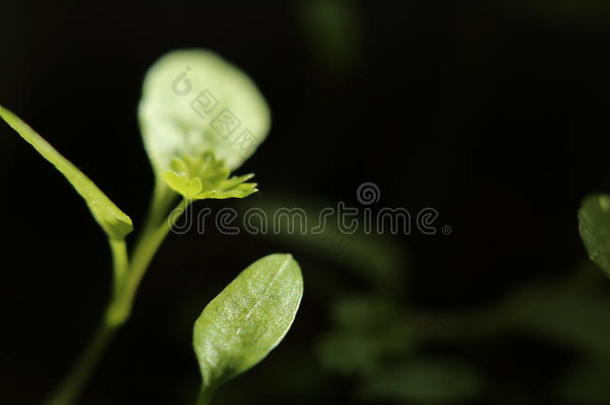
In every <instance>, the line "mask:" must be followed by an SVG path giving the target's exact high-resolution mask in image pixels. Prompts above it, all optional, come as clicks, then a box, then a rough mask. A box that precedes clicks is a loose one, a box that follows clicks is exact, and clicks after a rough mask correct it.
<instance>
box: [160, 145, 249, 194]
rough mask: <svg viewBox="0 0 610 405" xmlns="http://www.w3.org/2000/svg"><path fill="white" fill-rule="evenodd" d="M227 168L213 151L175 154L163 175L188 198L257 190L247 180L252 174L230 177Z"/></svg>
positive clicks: (169, 184)
mask: <svg viewBox="0 0 610 405" xmlns="http://www.w3.org/2000/svg"><path fill="white" fill-rule="evenodd" d="M229 174H230V172H229V169H228V168H227V167H226V166H225V164H224V162H223V161H222V160H218V159H216V158H215V157H214V154H213V153H212V152H205V153H204V154H203V155H202V156H201V157H197V158H195V157H192V156H185V157H184V158H183V159H181V158H177V157H176V158H174V160H173V161H172V165H171V170H168V171H166V172H165V173H164V174H163V179H164V180H165V182H166V183H167V185H168V186H170V188H171V189H173V190H174V191H175V192H177V193H179V194H182V196H184V198H187V199H189V200H204V199H206V198H216V199H223V198H245V197H247V196H249V195H250V194H252V193H255V192H257V191H258V189H257V188H256V183H246V181H247V180H250V179H251V178H252V177H254V174H245V175H243V176H234V177H231V178H229Z"/></svg>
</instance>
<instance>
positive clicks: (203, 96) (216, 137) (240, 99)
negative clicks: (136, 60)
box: [139, 49, 270, 176]
mask: <svg viewBox="0 0 610 405" xmlns="http://www.w3.org/2000/svg"><path fill="white" fill-rule="evenodd" d="M139 118H140V127H141V130H142V136H143V138H144V145H145V147H146V150H147V152H148V155H149V158H150V160H151V162H152V165H153V168H154V169H155V172H156V173H157V176H162V175H163V173H165V172H166V171H167V170H170V169H171V162H172V160H173V159H174V158H175V157H183V156H199V155H201V154H202V153H204V152H208V151H211V152H214V154H215V156H216V157H217V158H218V159H221V160H224V161H225V164H226V166H227V168H228V169H229V170H230V171H233V170H235V169H236V168H237V167H239V166H240V165H241V164H242V163H243V162H244V161H245V160H246V159H247V158H248V157H250V156H251V155H252V154H253V153H254V151H255V150H256V148H257V147H258V146H259V145H260V143H261V142H263V140H264V139H265V137H266V136H267V133H268V131H269V127H270V112H269V108H268V106H267V103H266V102H265V99H264V97H263V96H262V95H261V93H260V92H259V90H258V89H257V87H256V85H255V84H254V83H253V82H252V80H250V78H249V77H248V76H247V75H246V74H245V73H243V72H242V71H240V70H239V69H238V68H237V67H235V66H233V65H232V64H230V63H229V62H227V61H225V60H224V59H222V58H221V57H219V56H218V55H216V54H215V53H213V52H210V51H207V50H203V49H191V50H179V51H174V52H170V53H168V54H167V55H165V56H163V57H162V58H161V59H159V60H158V61H157V62H156V63H155V64H154V65H153V66H152V67H151V68H150V70H149V71H148V73H147V74H146V78H145V80H144V88H143V91H142V99H141V100H140V106H139Z"/></svg>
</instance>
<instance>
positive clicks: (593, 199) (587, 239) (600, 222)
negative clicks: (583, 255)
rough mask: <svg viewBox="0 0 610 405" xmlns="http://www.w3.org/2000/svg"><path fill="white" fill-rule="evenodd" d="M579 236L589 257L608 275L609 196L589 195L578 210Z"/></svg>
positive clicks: (609, 261) (609, 243) (609, 246)
mask: <svg viewBox="0 0 610 405" xmlns="http://www.w3.org/2000/svg"><path fill="white" fill-rule="evenodd" d="M578 222H579V229H580V236H581V238H582V240H583V242H584V243H585V247H586V248H587V252H588V253H589V257H590V258H591V260H593V261H594V262H595V263H596V264H597V265H598V266H600V267H601V268H602V269H603V270H604V271H605V272H606V273H607V274H608V275H610V196H608V195H604V194H597V195H591V196H588V197H587V198H585V199H584V201H583V203H582V205H581V207H580V211H578Z"/></svg>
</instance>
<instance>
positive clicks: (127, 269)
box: [46, 188, 190, 405]
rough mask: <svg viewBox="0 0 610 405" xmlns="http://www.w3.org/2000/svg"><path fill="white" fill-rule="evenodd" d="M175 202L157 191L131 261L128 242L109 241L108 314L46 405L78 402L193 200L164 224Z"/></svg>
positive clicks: (181, 207)
mask: <svg viewBox="0 0 610 405" xmlns="http://www.w3.org/2000/svg"><path fill="white" fill-rule="evenodd" d="M172 200H173V195H172V193H171V192H167V190H165V191H163V190H161V191H159V190H158V188H157V189H156V191H155V196H154V198H153V203H152V205H151V210H150V213H149V216H148V219H147V221H146V224H145V226H144V229H143V231H142V234H141V236H140V239H139V240H138V242H137V244H136V247H135V249H134V253H133V260H132V261H131V262H130V261H129V260H128V256H127V247H126V244H125V241H124V240H113V239H110V240H109V243H110V250H111V252H112V261H113V271H114V287H113V292H112V297H111V299H110V302H109V303H108V306H107V307H106V313H105V315H104V318H103V319H102V322H101V323H100V325H99V326H98V328H97V331H96V333H95V334H94V336H93V338H92V339H91V341H90V342H89V344H88V345H87V346H86V347H85V349H84V351H83V354H82V355H81V357H80V358H79V359H78V360H77V362H76V364H75V365H74V366H73V368H72V370H71V371H70V372H69V374H68V375H67V376H66V378H65V379H64V380H63V382H62V383H61V384H60V386H59V388H58V389H57V390H56V391H55V392H54V393H53V395H52V396H51V399H50V400H49V401H48V402H46V403H47V404H49V405H69V404H73V403H74V402H75V401H76V399H77V398H78V396H79V395H80V393H81V392H82V390H83V388H84V386H85V385H86V383H87V382H88V381H89V379H90V378H91V376H92V374H93V372H94V370H95V367H96V366H97V363H98V362H99V360H100V358H101V356H102V354H103V353H104V351H105V350H106V348H107V347H108V344H109V343H110V341H111V340H112V338H113V336H114V335H115V333H116V331H117V329H118V328H119V327H120V326H122V325H123V324H124V323H125V322H126V321H127V319H128V318H129V315H130V313H131V309H132V306H133V302H134V298H135V295H136V292H137V289H138V286H139V285H140V282H141V281H142V277H143V276H144V274H145V273H146V269H147V268H148V266H149V264H150V262H151V261H152V259H153V257H154V255H155V253H156V252H157V250H158V249H159V246H160V245H161V243H162V242H163V240H164V239H165V237H166V236H167V234H168V233H169V231H170V230H171V228H172V227H173V226H174V225H175V224H176V222H177V221H178V219H179V218H180V216H181V215H182V213H183V212H184V211H185V210H186V208H187V207H188V205H189V204H190V201H188V200H182V201H181V202H180V204H179V205H178V207H177V208H176V209H175V210H173V211H172V212H171V214H170V216H169V218H168V220H167V221H163V220H161V219H160V218H163V217H164V216H165V215H166V214H167V210H168V207H169V204H171V202H172Z"/></svg>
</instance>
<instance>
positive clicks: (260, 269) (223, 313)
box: [193, 254, 303, 390]
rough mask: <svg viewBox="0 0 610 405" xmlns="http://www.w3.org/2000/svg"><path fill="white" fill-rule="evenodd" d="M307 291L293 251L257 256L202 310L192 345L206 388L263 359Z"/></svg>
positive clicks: (277, 342)
mask: <svg viewBox="0 0 610 405" xmlns="http://www.w3.org/2000/svg"><path fill="white" fill-rule="evenodd" d="M302 296H303V278H302V276H301V269H300V267H299V264H298V263H297V262H296V261H295V260H294V259H293V258H292V256H291V255H289V254H273V255H269V256H266V257H263V258H262V259H259V260H257V261H256V262H254V263H253V264H251V265H250V266H249V267H248V268H247V269H245V270H244V271H243V272H242V273H241V274H240V275H239V276H238V277H237V278H236V279H235V280H233V281H232V282H231V283H230V284H229V285H228V286H227V287H226V288H225V289H224V290H223V291H222V292H221V293H220V294H219V295H218V296H217V297H216V298H214V299H213V300H212V301H211V302H210V303H209V304H208V305H207V306H206V307H205V309H204V310H203V312H202V313H201V315H200V316H199V318H198V319H197V321H196V322H195V327H194V330H193V347H194V349H195V354H196V355H197V359H198V361H199V368H200V370H201V374H202V376H203V384H204V387H205V389H207V390H213V389H214V388H215V387H217V386H218V385H219V384H221V383H223V382H224V381H226V380H228V379H230V378H232V377H235V376H236V375H238V374H241V373H243V372H244V371H246V370H248V369H249V368H250V367H252V366H254V365H255V364H257V363H258V362H259V361H261V360H262V359H263V358H265V356H267V354H268V353H269V352H270V351H271V350H272V349H273V348H274V347H276V346H277V345H278V344H279V343H280V341H281V340H282V338H283V337H284V336H285V335H286V333H287V332H288V329H289V328H290V326H291V325H292V322H293V321H294V318H295V316H296V313H297V310H298V308H299V304H300V302H301V297H302Z"/></svg>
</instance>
